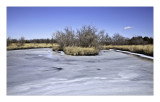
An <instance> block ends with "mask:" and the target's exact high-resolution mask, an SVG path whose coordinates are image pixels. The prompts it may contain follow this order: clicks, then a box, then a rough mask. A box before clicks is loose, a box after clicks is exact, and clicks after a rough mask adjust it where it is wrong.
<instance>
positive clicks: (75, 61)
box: [7, 48, 153, 95]
mask: <svg viewBox="0 0 160 102" xmlns="http://www.w3.org/2000/svg"><path fill="white" fill-rule="evenodd" d="M7 95H153V61H152V60H147V59H142V58H139V57H135V56H132V55H128V54H125V53H121V52H116V51H114V50H102V51H101V52H100V53H99V55H97V56H70V55H65V54H64V53H63V52H60V53H56V52H54V51H52V49H49V48H41V49H29V50H14V51H7Z"/></svg>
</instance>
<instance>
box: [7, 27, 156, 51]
mask: <svg viewBox="0 0 160 102" xmlns="http://www.w3.org/2000/svg"><path fill="white" fill-rule="evenodd" d="M11 43H16V44H17V46H22V45H23V44H24V43H46V44H49V43H52V44H53V43H58V44H59V45H60V47H61V48H62V49H63V48H64V47H66V46H81V47H98V46H99V45H146V44H153V38H152V37H147V36H145V37H142V36H134V37H132V38H127V37H124V36H122V35H120V34H118V33H116V34H114V35H113V36H112V37H111V36H109V35H108V33H106V32H105V31H104V30H100V31H98V30H97V28H96V27H95V26H91V25H89V26H82V27H81V28H80V29H77V30H76V31H75V30H72V28H68V27H66V28H65V29H64V30H63V31H56V32H55V33H53V35H52V38H50V39H49V38H48V39H31V40H25V38H24V37H21V38H20V39H11V38H10V37H8V38H7V46H9V45H10V44H11Z"/></svg>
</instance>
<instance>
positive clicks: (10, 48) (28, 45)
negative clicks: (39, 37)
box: [7, 43, 56, 50]
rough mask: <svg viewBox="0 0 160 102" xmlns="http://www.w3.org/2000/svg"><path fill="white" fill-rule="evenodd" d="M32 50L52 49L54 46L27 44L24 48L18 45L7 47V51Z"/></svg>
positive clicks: (13, 44)
mask: <svg viewBox="0 0 160 102" xmlns="http://www.w3.org/2000/svg"><path fill="white" fill-rule="evenodd" d="M53 46H56V44H53ZM31 48H52V44H46V43H35V44H34V43H25V44H24V45H23V46H18V45H17V44H16V43H12V44H10V45H9V46H7V50H18V49H31Z"/></svg>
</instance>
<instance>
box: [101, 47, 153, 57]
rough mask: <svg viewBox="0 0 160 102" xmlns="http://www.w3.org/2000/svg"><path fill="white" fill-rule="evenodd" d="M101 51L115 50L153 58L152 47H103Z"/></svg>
mask: <svg viewBox="0 0 160 102" xmlns="http://www.w3.org/2000/svg"><path fill="white" fill-rule="evenodd" d="M101 49H103V50H108V49H117V50H123V51H130V52H135V53H141V54H145V55H150V56H153V45H108V46H106V45H105V46H102V48H101Z"/></svg>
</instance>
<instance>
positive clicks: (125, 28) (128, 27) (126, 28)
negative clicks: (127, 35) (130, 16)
mask: <svg viewBox="0 0 160 102" xmlns="http://www.w3.org/2000/svg"><path fill="white" fill-rule="evenodd" d="M132 28H133V27H130V26H127V27H124V28H123V29H124V30H128V29H132Z"/></svg>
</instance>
